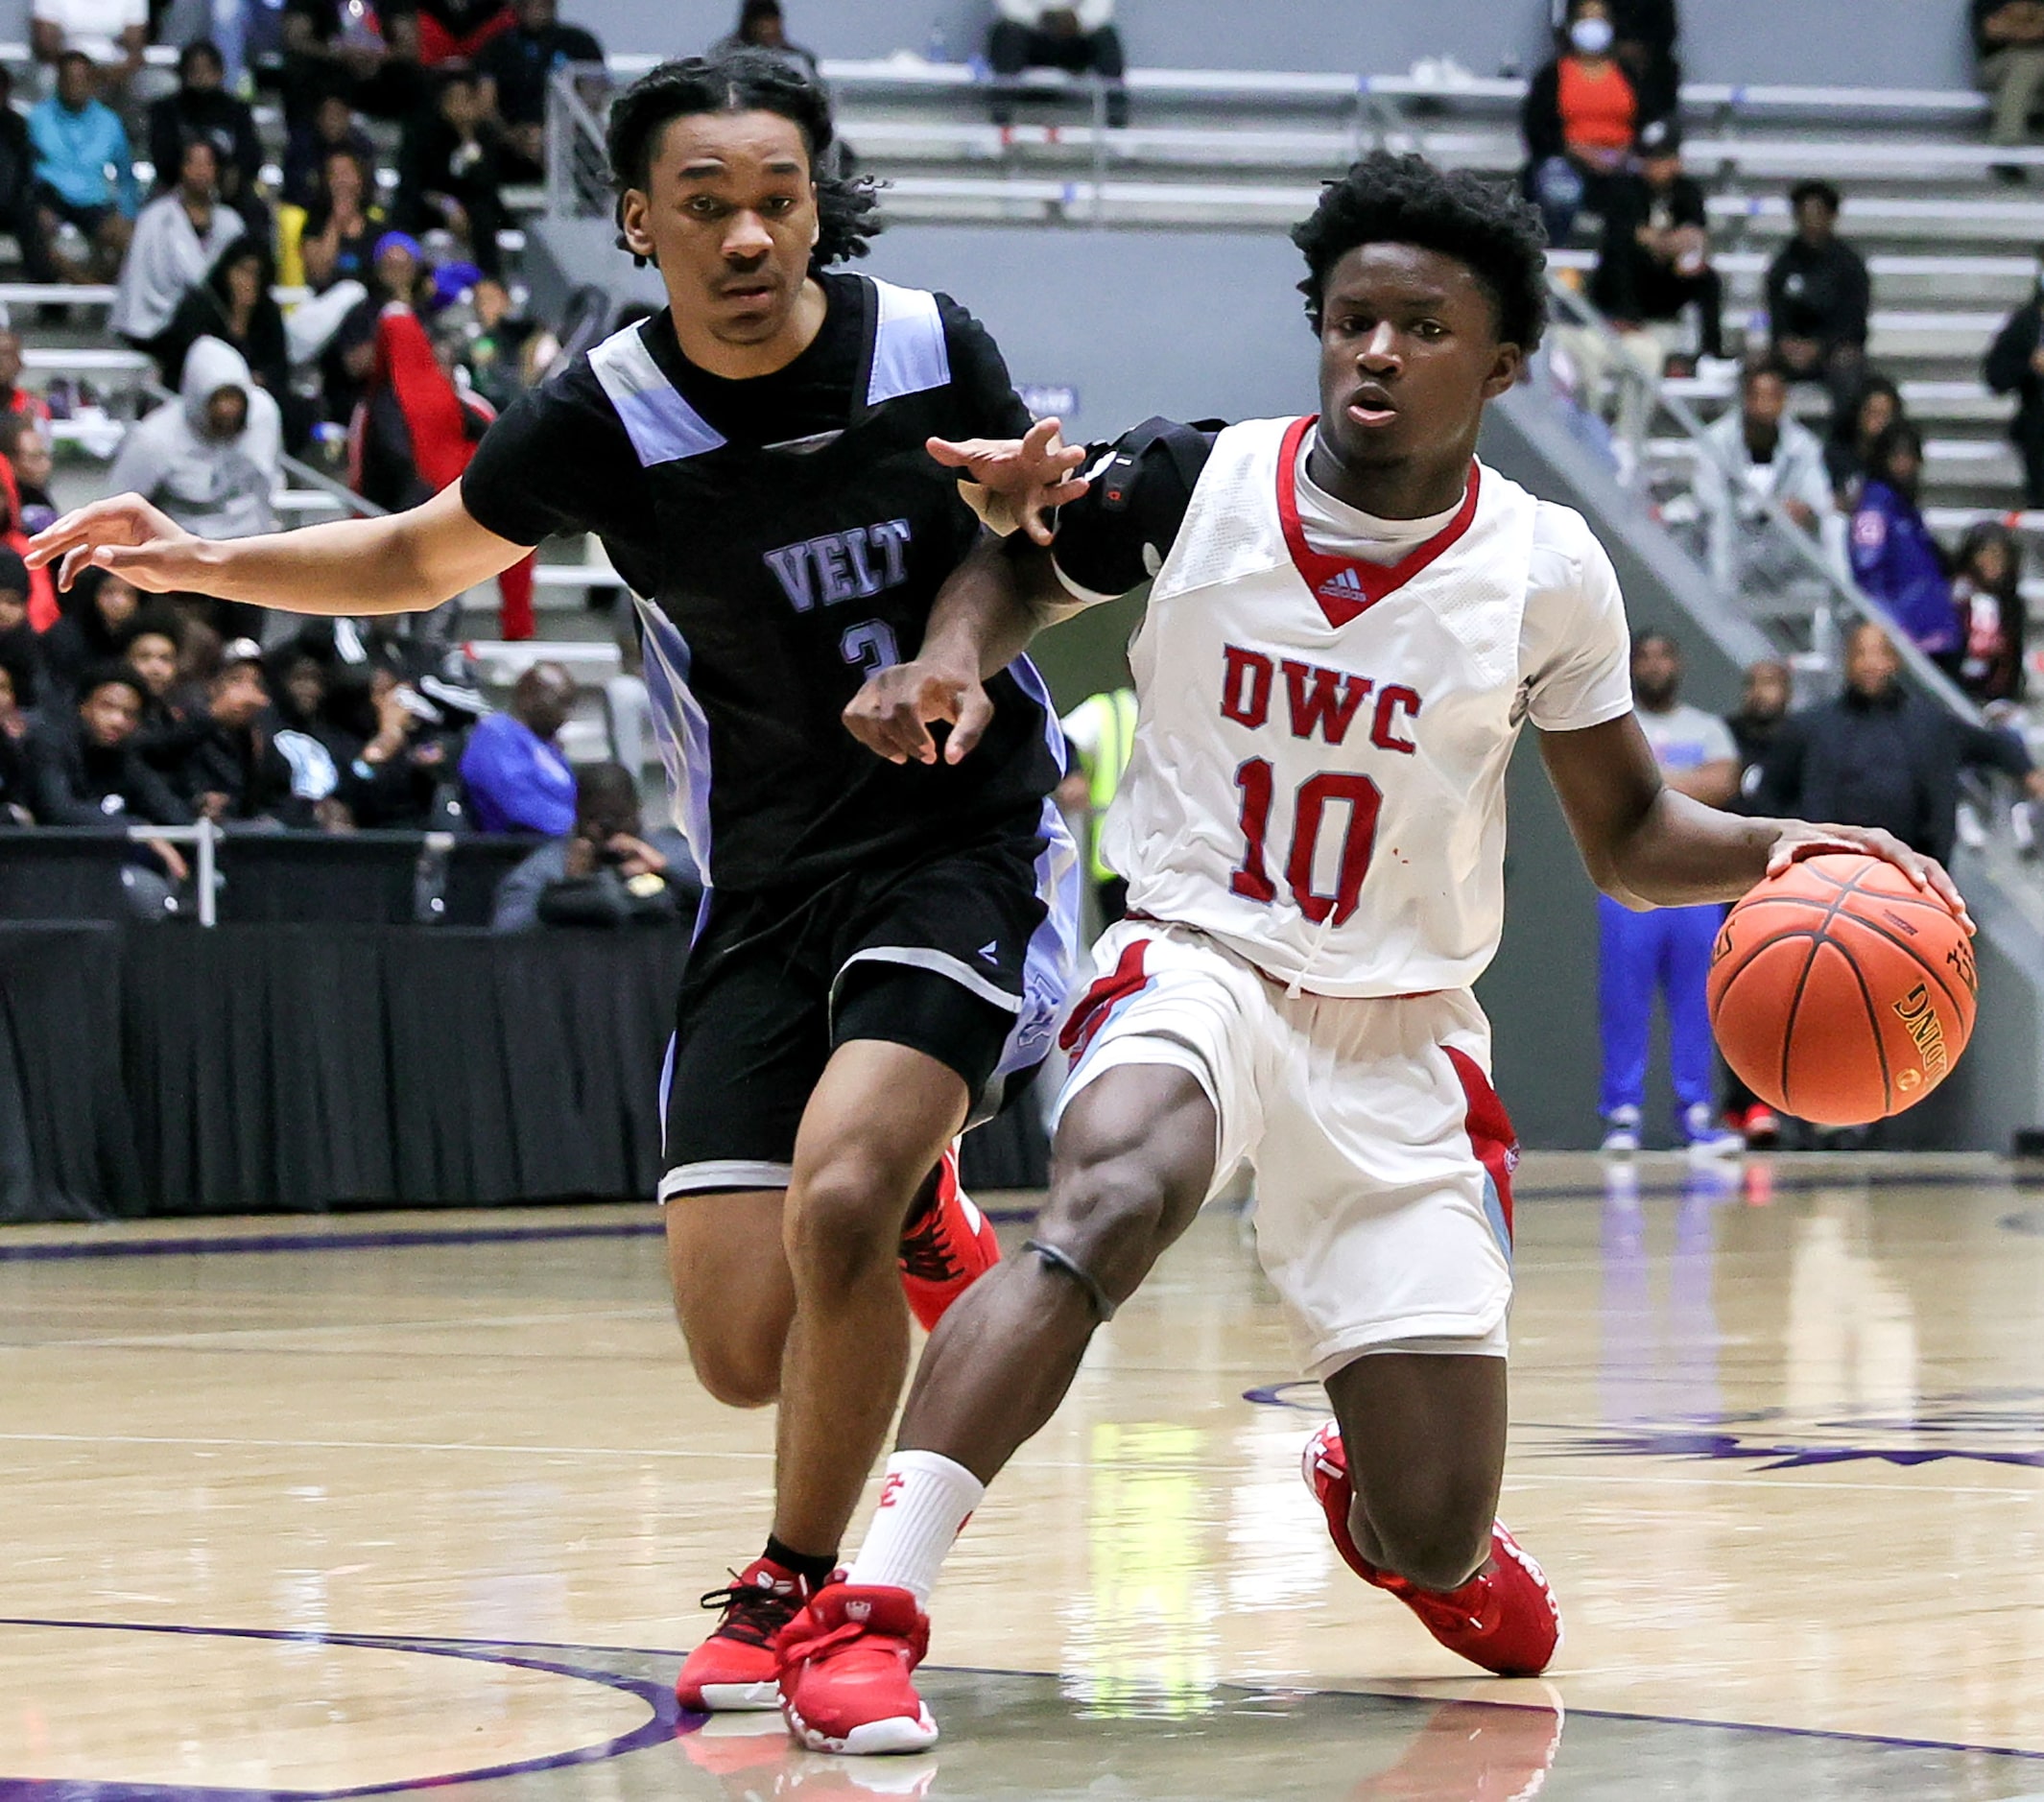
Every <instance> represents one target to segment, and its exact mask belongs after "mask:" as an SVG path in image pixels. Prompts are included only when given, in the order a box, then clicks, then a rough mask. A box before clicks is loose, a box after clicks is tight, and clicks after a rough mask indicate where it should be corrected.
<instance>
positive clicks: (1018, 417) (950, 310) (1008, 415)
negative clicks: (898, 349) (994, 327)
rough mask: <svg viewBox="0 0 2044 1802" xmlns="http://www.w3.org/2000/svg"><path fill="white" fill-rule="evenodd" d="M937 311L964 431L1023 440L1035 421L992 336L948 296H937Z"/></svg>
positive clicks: (970, 434)
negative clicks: (949, 360) (1011, 378)
mask: <svg viewBox="0 0 2044 1802" xmlns="http://www.w3.org/2000/svg"><path fill="white" fill-rule="evenodd" d="M937 313H938V317H939V319H940V320H943V325H944V347H945V349H946V350H947V351H948V352H949V353H950V357H951V391H952V393H953V395H954V396H955V397H956V398H957V401H958V404H959V408H960V415H961V416H960V430H961V431H962V432H963V434H964V435H965V436H966V437H967V438H1020V437H1021V436H1022V435H1023V433H1025V432H1027V431H1028V430H1029V428H1030V426H1031V424H1032V423H1033V422H1032V420H1031V418H1030V415H1029V409H1028V408H1027V407H1025V406H1024V405H1023V404H1022V400H1021V396H1019V395H1018V394H1017V393H1016V392H1015V385H1014V383H1013V382H1012V381H1011V380H1010V378H1009V374H1008V362H1007V359H1006V358H1004V357H1003V356H1002V355H1001V347H1000V345H999V344H995V343H994V342H993V334H992V333H991V332H989V331H988V330H987V329H986V326H984V325H982V324H981V323H980V322H979V320H976V319H974V318H973V317H972V315H971V314H970V313H968V312H966V311H965V309H964V308H963V307H962V306H960V305H959V303H958V302H957V301H956V300H954V299H952V297H951V296H949V295H947V294H940V295H939V296H937Z"/></svg>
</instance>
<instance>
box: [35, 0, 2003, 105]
mask: <svg viewBox="0 0 2044 1802" xmlns="http://www.w3.org/2000/svg"><path fill="white" fill-rule="evenodd" d="M7 5H8V9H9V12H8V14H7V15H9V16H11V15H12V12H13V11H14V10H23V9H22V0H7ZM786 5H787V9H788V18H789V27H790V31H791V34H792V35H793V36H796V38H798V39H799V40H800V41H802V42H804V43H806V44H808V45H809V46H810V47H811V48H812V49H814V50H815V51H817V52H818V53H819V54H820V55H821V56H826V57H884V56H887V55H888V54H889V53H891V52H892V51H895V50H914V51H917V52H922V51H925V50H927V49H929V48H930V47H931V45H932V38H933V34H936V35H938V36H940V37H941V39H942V42H943V44H944V47H945V49H946V51H947V53H948V54H949V55H950V56H951V57H953V58H959V57H963V56H965V55H967V54H970V53H972V52H974V51H976V50H977V49H978V48H979V46H980V44H981V42H982V40H983V38H984V36H985V33H986V19H987V17H988V15H989V13H990V12H991V8H990V7H989V6H988V5H987V4H986V0H786ZM737 11H738V9H737V5H736V0H676V3H675V4H670V5H657V6H656V5H653V4H650V3H649V0H565V4H564V5H563V8H562V12H563V13H564V14H565V16H567V17H569V18H571V19H574V20H575V21H577V22H578V23H582V24H585V25H587V26H589V27H590V29H592V30H593V31H595V32H597V33H598V34H599V35H601V36H602V37H603V38H604V40H605V42H606V44H607V45H609V46H610V47H611V48H613V49H618V50H639V51H657V52H666V53H674V54H683V53H687V52H692V51H695V50H699V49H701V47H702V46H703V45H704V44H706V43H708V42H710V41H711V40H712V39H713V38H715V37H718V36H722V35H723V34H724V33H725V32H726V31H728V30H729V29H730V22H731V20H732V19H733V18H734V17H735V16H736V14H737ZM1118 11H1119V22H1120V27H1121V31H1122V35H1123V36H1124V38H1125V39H1126V41H1127V43H1128V47H1129V57H1130V59H1131V61H1133V62H1136V63H1148V64H1150V65H1151V66H1153V67H1158V68H1202V69H1205V68H1242V69H1319V70H1326V69H1349V70H1356V71H1359V72H1363V73H1367V74H1387V73H1393V72H1397V71H1402V70H1404V69H1407V68H1409V67H1411V65H1412V64H1413V62H1414V60H1415V59H1418V58H1420V57H1433V56H1441V55H1447V56H1452V57H1454V58H1455V59H1457V60H1459V61H1460V62H1462V65H1463V66H1464V67H1466V68H1468V69H1470V70H1471V71H1473V72H1474V73H1476V74H1479V75H1494V74H1496V73H1497V72H1498V70H1499V69H1500V68H1501V67H1502V66H1503V65H1504V64H1505V63H1506V62H1507V61H1513V62H1516V63H1517V64H1518V66H1520V67H1521V68H1526V67H1530V66H1531V65H1532V63H1533V60H1534V59H1537V58H1538V57H1539V56H1540V54H1541V47H1542V44H1543V42H1544V41H1545V29H1544V26H1545V20H1546V17H1547V6H1546V0H1429V4H1427V5H1424V6H1418V5H1414V4H1411V0H1355V3H1353V4H1346V5H1338V4H1333V3H1332V0H1258V4H1256V5H1253V6H1251V5H1245V4H1242V0H1122V3H1121V6H1120V8H1119V9H1118ZM1964 15H1965V9H1964V7H1963V6H1961V4H1959V0H1857V3H1856V4H1855V3H1854V0H1689V3H1688V4H1687V5H1686V6H1685V7H1684V8H1683V27H1684V36H1683V45H1684V59H1685V62H1686V64H1687V67H1688V69H1689V72H1690V74H1691V76H1692V77H1693V78H1694V79H1696V80H1698V81H1709V82H1733V81H1744V82H1794V83H1802V82H1810V83H1828V82H1845V83H1865V84H1871V85H1887V86H1909V87H1916V86H1963V85H1965V84H1966V83H1967V82H1969V81H1970V80H1971V59H1970V52H1969V50H1968V46H1967V41H1966V33H1965V16H1964Z"/></svg>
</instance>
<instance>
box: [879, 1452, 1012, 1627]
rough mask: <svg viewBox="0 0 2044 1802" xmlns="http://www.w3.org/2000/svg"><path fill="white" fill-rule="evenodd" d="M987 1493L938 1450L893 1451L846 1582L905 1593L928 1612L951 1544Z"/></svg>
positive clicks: (959, 1466)
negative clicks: (878, 1499)
mask: <svg viewBox="0 0 2044 1802" xmlns="http://www.w3.org/2000/svg"><path fill="white" fill-rule="evenodd" d="M985 1494H986V1484H985V1483H983V1482H981V1481H980V1480H979V1479H978V1478H977V1477H975V1476H974V1475H973V1474H972V1473H971V1472H970V1471H969V1470H967V1469H966V1468H965V1467H964V1465H963V1464H960V1463H955V1462H953V1460H952V1459H950V1458H946V1457H944V1456H943V1454H942V1453H940V1452H896V1453H895V1454H894V1455H893V1457H891V1458H889V1459H888V1461H887V1473H886V1475H885V1477H884V1478H883V1479H882V1481H881V1484H880V1506H879V1507H878V1508H877V1509H875V1510H874V1513H873V1524H872V1525H871V1526H870V1527H868V1529H866V1541H865V1543H864V1544H863V1545H861V1546H860V1548H859V1555H858V1556H857V1557H855V1558H854V1559H853V1560H852V1562H851V1569H850V1570H849V1571H848V1572H847V1573H846V1574H845V1581H846V1582H849V1583H862V1584H868V1585H874V1586H878V1587H882V1588H887V1589H906V1590H908V1591H909V1592H910V1593H911V1594H913V1595H914V1596H915V1605H916V1606H917V1607H918V1608H927V1607H928V1606H929V1605H930V1592H931V1591H932V1590H933V1589H935V1588H936V1587H937V1574H938V1572H939V1570H941V1569H942V1568H943V1562H944V1557H945V1554H946V1553H949V1552H950V1550H951V1543H952V1541H953V1540H955V1539H956V1538H957V1537H958V1536H959V1533H960V1531H961V1530H962V1529H963V1527H964V1525H965V1521H966V1518H967V1516H969V1515H970V1514H971V1512H972V1510H973V1509H974V1508H976V1507H978V1506H979V1505H980V1498H981V1497H982V1496H984V1495H985Z"/></svg>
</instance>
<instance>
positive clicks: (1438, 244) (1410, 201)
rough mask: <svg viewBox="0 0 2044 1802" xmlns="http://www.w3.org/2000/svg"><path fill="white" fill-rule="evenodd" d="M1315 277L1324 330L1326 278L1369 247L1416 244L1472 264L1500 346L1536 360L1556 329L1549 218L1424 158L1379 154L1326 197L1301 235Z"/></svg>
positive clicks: (1313, 310)
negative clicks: (1544, 338)
mask: <svg viewBox="0 0 2044 1802" xmlns="http://www.w3.org/2000/svg"><path fill="white" fill-rule="evenodd" d="M1292 242H1293V243H1294V244H1295V245H1297V246H1298V248H1299V249H1301V250H1302V251H1304V252H1305V255H1306V267H1307V269H1308V270H1309V271H1311V272H1312V273H1310V274H1308V275H1307V277H1306V279H1305V280H1304V281H1302V282H1300V283H1299V285H1298V290H1299V293H1301V294H1302V295H1304V296H1306V317H1307V319H1308V320H1311V321H1312V323H1313V329H1314V330H1315V331H1319V329H1320V298H1321V296H1322V294H1323V293H1324V291H1325V289H1326V286H1327V276H1328V274H1329V273H1330V272H1331V271H1332V270H1333V268H1334V266H1335V265H1336V264H1337V263H1339V262H1340V261H1341V260H1342V258H1343V257H1344V256H1346V255H1347V254H1348V252H1349V251H1351V250H1353V249H1355V248H1356V247H1357V246H1358V245H1363V244H1415V245H1418V246H1419V247H1420V248H1421V249H1428V250H1438V251H1439V252H1440V253H1441V254H1442V255H1443V256H1452V257H1453V258H1455V260H1456V261H1457V262H1459V263H1462V264H1465V265H1466V266H1467V267H1468V270H1469V273H1471V274H1473V275H1474V276H1475V277H1476V278H1477V280H1478V281H1479V282H1481V283H1482V284H1483V286H1484V289H1485V292H1486V293H1487V294H1488V295H1489V296H1490V298H1491V300H1492V301H1493V302H1494V303H1495V305H1496V307H1497V319H1498V339H1499V342H1500V343H1503V344H1517V345H1518V346H1519V347H1520V348H1521V349H1522V350H1525V351H1527V352H1529V353H1531V352H1532V351H1533V350H1535V349H1537V348H1538V346H1539V343H1540V337H1541V334H1542V333H1543V332H1545V331H1546V329H1547V233H1546V231H1545V230H1544V229H1543V227H1542V226H1541V224H1540V215H1539V214H1538V213H1537V212H1535V211H1534V210H1533V207H1531V206H1529V205H1528V204H1527V203H1526V202H1524V201H1522V200H1520V199H1519V198H1518V197H1517V196H1516V195H1515V194H1512V193H1511V192H1509V190H1508V189H1505V188H1502V187H1498V186H1495V185H1493V184H1491V183H1489V182H1486V181H1485V180H1483V179H1482V178H1480V177H1477V176H1475V175H1472V174H1470V173H1469V171H1467V170H1465V169H1458V170H1453V171H1450V170H1444V169H1437V168H1436V167H1435V166H1434V165H1433V164H1432V163H1430V162H1428V161H1427V159H1426V158H1425V157H1424V156H1395V155H1393V154H1391V153H1390V152H1389V151H1372V152H1371V153H1370V154H1368V155H1367V156H1366V157H1364V158H1363V160H1362V161H1361V162H1359V163H1354V164H1351V165H1350V167H1349V170H1348V173H1347V174H1346V175H1344V176H1343V177H1342V178H1341V179H1340V180H1338V181H1330V182H1328V183H1327V185H1326V186H1325V187H1324V188H1322V189H1321V190H1320V203H1319V205H1318V206H1316V207H1315V208H1314V209H1313V217H1312V218H1311V219H1308V220H1305V221H1302V222H1301V223H1300V224H1298V225H1294V226H1293V227H1292Z"/></svg>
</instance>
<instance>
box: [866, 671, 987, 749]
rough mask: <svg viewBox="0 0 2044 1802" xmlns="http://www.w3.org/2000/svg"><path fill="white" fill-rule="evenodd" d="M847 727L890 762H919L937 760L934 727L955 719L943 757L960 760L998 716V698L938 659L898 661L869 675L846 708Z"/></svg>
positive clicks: (945, 744)
mask: <svg viewBox="0 0 2044 1802" xmlns="http://www.w3.org/2000/svg"><path fill="white" fill-rule="evenodd" d="M992 718H993V702H992V701H990V700H988V699H986V690H985V689H984V688H982V687H981V686H980V684H979V682H978V681H977V680H975V679H974V678H973V677H971V676H964V675H962V674H961V673H960V672H958V671H957V670H948V669H944V668H942V667H940V666H939V665H938V664H935V663H920V662H918V663H897V664H895V665H894V667H893V668H892V669H891V670H882V671H880V672H879V673H878V674H877V675H875V676H869V677H868V679H867V684H866V686H865V687H864V688H862V689H861V690H860V691H859V692H858V693H857V694H856V695H854V696H853V697H852V699H851V704H850V705H849V706H848V707H846V708H845V709H844V724H845V729H846V730H847V731H849V732H850V733H851V735H852V737H854V738H855V739H857V740H858V741H859V743H860V744H862V745H864V746H865V747H867V749H868V750H869V751H874V752H877V753H878V754H879V755H880V756H882V757H885V758H886V759H887V760H888V762H889V763H891V764H905V763H907V762H908V761H909V760H910V759H911V758H914V759H915V762H917V763H919V764H934V763H935V762H936V761H937V740H936V739H935V738H934V737H932V736H931V733H930V727H931V725H932V724H934V723H936V722H937V721H939V720H946V721H949V722H950V724H951V731H950V735H949V736H948V737H947V738H946V740H945V741H944V762H945V763H947V764H955V763H957V762H959V760H960V759H962V758H963V756H964V755H965V753H966V752H967V751H969V750H971V748H972V747H974V746H975V745H977V744H978V743H979V742H980V734H981V733H982V732H984V731H986V723H987V722H988V721H989V720H991V719H992Z"/></svg>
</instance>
